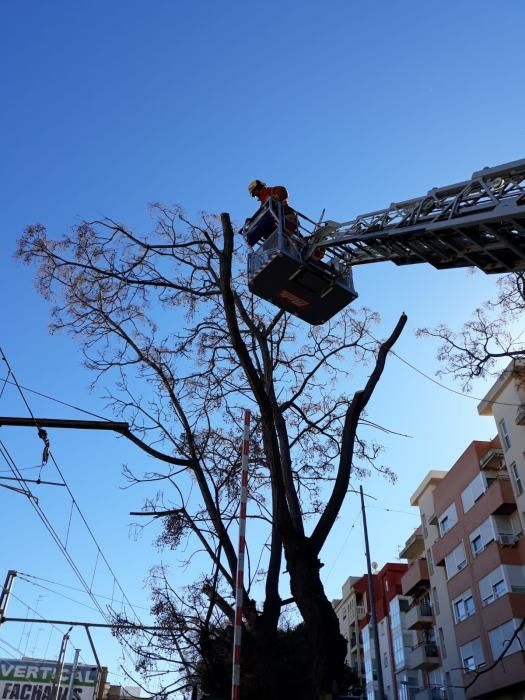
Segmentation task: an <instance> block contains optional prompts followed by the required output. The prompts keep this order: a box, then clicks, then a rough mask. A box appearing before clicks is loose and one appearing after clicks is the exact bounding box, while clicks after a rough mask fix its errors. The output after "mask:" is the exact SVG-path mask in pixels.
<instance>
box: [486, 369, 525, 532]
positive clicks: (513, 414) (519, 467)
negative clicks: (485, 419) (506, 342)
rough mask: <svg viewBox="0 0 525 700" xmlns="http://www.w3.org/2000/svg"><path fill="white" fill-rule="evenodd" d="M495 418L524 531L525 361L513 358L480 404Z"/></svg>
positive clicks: (488, 414)
mask: <svg viewBox="0 0 525 700" xmlns="http://www.w3.org/2000/svg"><path fill="white" fill-rule="evenodd" d="M478 413H479V414H480V415H481V416H492V417H493V418H494V421H495V422H496V426H497V429H498V435H499V438H500V443H501V450H502V452H503V456H504V459H505V464H506V466H507V471H508V473H509V476H510V479H511V483H512V489H513V491H514V498H515V499H516V504H517V509H518V514H519V517H520V520H521V529H522V530H523V531H525V363H524V362H522V363H516V362H514V361H513V362H510V363H509V365H508V366H507V368H506V369H505V371H504V372H502V374H501V375H500V377H499V378H498V380H497V381H496V382H495V384H494V385H493V386H492V387H491V389H490V391H489V392H488V393H487V395H486V396H485V398H484V399H483V401H482V402H481V403H480V404H479V406H478Z"/></svg>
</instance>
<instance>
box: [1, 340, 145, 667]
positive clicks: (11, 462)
mask: <svg viewBox="0 0 525 700" xmlns="http://www.w3.org/2000/svg"><path fill="white" fill-rule="evenodd" d="M0 356H1V359H2V360H3V361H4V362H5V364H6V366H7V368H8V372H9V375H10V376H11V377H12V379H13V382H14V384H15V386H16V387H17V389H18V392H19V394H20V396H21V398H22V401H23V402H24V404H25V406H26V409H27V411H28V412H29V415H30V416H31V418H32V419H33V421H34V423H35V427H36V428H37V430H38V434H39V437H41V438H42V439H43V440H44V443H45V449H44V455H43V462H45V461H47V458H48V457H51V460H52V462H53V464H54V466H55V468H56V470H57V472H58V473H59V475H60V477H61V479H62V481H63V482H64V485H65V487H66V490H67V492H68V494H69V497H70V498H71V501H72V503H74V505H75V508H76V510H77V512H78V514H79V515H80V517H81V519H82V522H83V523H84V526H85V527H86V530H87V531H88V533H89V535H90V537H91V539H92V541H93V543H94V544H95V547H96V550H97V561H98V557H99V556H100V557H102V560H103V561H104V563H105V565H106V567H107V570H108V571H109V573H110V574H111V576H112V578H113V581H114V583H115V584H116V585H117V587H118V590H119V591H120V593H121V595H122V604H124V601H125V602H126V604H127V606H128V607H129V608H130V609H131V611H132V613H133V615H134V616H135V619H136V621H137V622H138V623H139V624H141V620H140V617H139V615H138V614H137V611H136V610H135V609H134V608H133V605H132V604H131V602H130V600H129V598H128V597H127V595H126V592H125V591H124V589H123V587H122V585H121V583H120V581H119V580H118V578H117V576H116V574H115V572H114V571H113V568H112V567H111V565H110V564H109V561H108V560H107V558H106V556H105V554H104V553H103V551H102V549H101V547H100V545H99V543H98V541H97V539H96V537H95V535H94V533H93V531H92V529H91V527H90V526H89V524H88V522H87V520H86V518H85V516H84V514H83V512H82V511H81V509H80V507H79V505H78V503H77V502H76V499H75V497H74V495H73V493H72V491H71V489H70V487H69V485H68V483H67V481H66V479H65V476H64V474H63V473H62V470H61V469H60V467H59V465H58V463H57V461H56V459H55V457H54V456H53V455H52V453H51V452H50V450H49V441H48V439H47V433H46V432H45V431H43V430H42V428H41V427H40V426H39V425H38V420H37V419H36V418H35V415H34V413H33V411H32V410H31V407H30V405H29V403H28V401H27V399H26V397H25V395H24V392H23V390H22V388H21V385H20V384H19V382H18V380H17V378H16V376H15V374H14V372H13V370H12V368H11V366H10V364H9V362H8V360H7V358H6V356H5V353H4V352H3V350H2V348H1V347H0ZM92 415H95V414H92ZM97 417H100V416H97ZM103 420H106V419H103ZM0 452H1V454H2V456H3V458H4V460H5V461H6V463H7V466H9V467H10V468H11V470H12V472H13V474H14V475H15V476H16V477H17V479H18V480H19V483H20V484H21V485H22V483H25V480H24V477H23V475H22V474H21V472H20V470H19V469H18V466H17V465H16V463H15V462H14V460H13V458H12V457H11V455H10V454H9V452H8V450H7V448H6V447H5V445H4V443H3V442H2V441H0ZM27 491H28V493H29V494H31V497H29V501H30V503H31V505H32V506H33V508H34V509H35V510H36V512H37V514H38V516H39V517H40V519H41V521H42V522H43V523H44V525H45V527H46V529H47V530H48V532H49V534H50V535H51V536H52V539H53V540H54V541H55V543H56V544H57V546H58V547H59V549H60V550H61V552H62V554H63V556H64V557H65V558H66V561H68V563H69V564H70V566H71V568H72V569H73V571H74V572H75V574H76V576H77V578H78V579H79V581H80V583H81V584H82V586H83V587H84V588H85V591H86V592H87V593H88V595H89V596H90V598H91V599H92V601H93V603H94V604H95V606H96V607H97V609H98V611H99V613H100V615H101V616H102V618H103V619H104V620H105V621H106V622H108V623H110V622H111V620H110V618H109V616H107V615H106V612H105V611H104V609H103V608H102V607H101V605H100V604H99V603H98V601H97V599H96V598H95V597H94V596H92V595H91V591H90V588H91V586H88V584H87V582H86V580H85V579H84V577H83V575H82V573H81V572H80V569H79V568H78V566H77V565H76V563H75V562H74V560H73V559H72V557H71V556H70V555H69V552H68V551H67V550H66V548H65V547H64V546H63V544H62V541H61V539H60V536H59V535H58V533H56V531H55V529H54V528H53V526H52V524H51V522H50V521H49V519H48V518H47V516H46V515H45V513H44V511H43V510H42V509H41V508H40V505H39V504H38V501H37V500H36V499H35V497H34V495H33V494H32V492H31V490H30V489H27ZM35 501H36V503H35ZM119 643H120V645H121V648H122V650H123V653H126V652H127V651H128V650H127V649H126V647H129V648H130V649H132V647H131V645H130V644H129V642H127V640H124V639H119ZM132 663H133V662H132Z"/></svg>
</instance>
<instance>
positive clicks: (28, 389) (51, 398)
mask: <svg viewBox="0 0 525 700" xmlns="http://www.w3.org/2000/svg"><path fill="white" fill-rule="evenodd" d="M10 374H11V373H10V372H8V373H7V375H6V376H5V378H4V379H0V381H1V382H3V387H2V390H1V391H0V399H1V398H2V394H3V393H4V388H5V385H6V384H10V385H11V386H15V387H16V386H20V388H21V389H23V390H24V391H27V392H29V393H30V394H35V395H36V396H41V397H42V398H44V399H49V401H54V402H55V403H59V404H60V405H61V406H67V407H68V408H72V409H74V410H75V411H79V412H80V413H85V414H86V415H87V416H92V417H93V418H99V419H100V420H103V421H106V422H111V421H110V419H109V418H105V417H104V416H99V415H98V413H93V411H88V410H87V409H85V408H81V407H80V406H75V404H72V403H69V402H67V401H63V400H62V399H57V398H56V397H54V396H50V395H49V394H44V393H43V392H41V391H37V390H36V389H30V388H29V387H27V386H22V384H20V385H18V384H17V383H16V382H14V381H10V380H9V376H10Z"/></svg>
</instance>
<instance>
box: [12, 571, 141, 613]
mask: <svg viewBox="0 0 525 700" xmlns="http://www.w3.org/2000/svg"><path fill="white" fill-rule="evenodd" d="M17 576H19V577H20V578H21V577H24V580H25V579H35V580H36V581H43V582H44V583H49V584H51V585H53V586H61V587H62V588H69V589H70V590H72V591H78V592H79V593H85V591H84V590H83V589H82V588H78V587H77V586H70V585H69V584H67V583H61V582H60V581H52V580H51V579H48V578H43V577H42V576H35V575H34V574H28V573H26V572H25V571H18V572H17ZM27 583H32V581H27ZM91 592H92V594H93V595H94V596H95V597H96V598H103V599H104V600H112V601H113V600H115V596H114V595H113V596H109V595H103V594H102V593H94V592H93V591H91ZM133 606H134V607H135V608H139V609H140V610H148V611H149V608H146V607H144V606H143V605H138V604H137V603H133Z"/></svg>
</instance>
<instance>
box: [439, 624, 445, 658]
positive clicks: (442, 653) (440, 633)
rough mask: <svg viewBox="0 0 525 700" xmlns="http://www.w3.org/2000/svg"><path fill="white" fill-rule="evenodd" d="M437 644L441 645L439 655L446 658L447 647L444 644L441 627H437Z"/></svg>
mask: <svg viewBox="0 0 525 700" xmlns="http://www.w3.org/2000/svg"><path fill="white" fill-rule="evenodd" d="M439 646H440V647H441V656H442V657H443V658H444V659H446V658H447V648H446V646H445V635H444V634H443V628H442V627H440V628H439Z"/></svg>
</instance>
